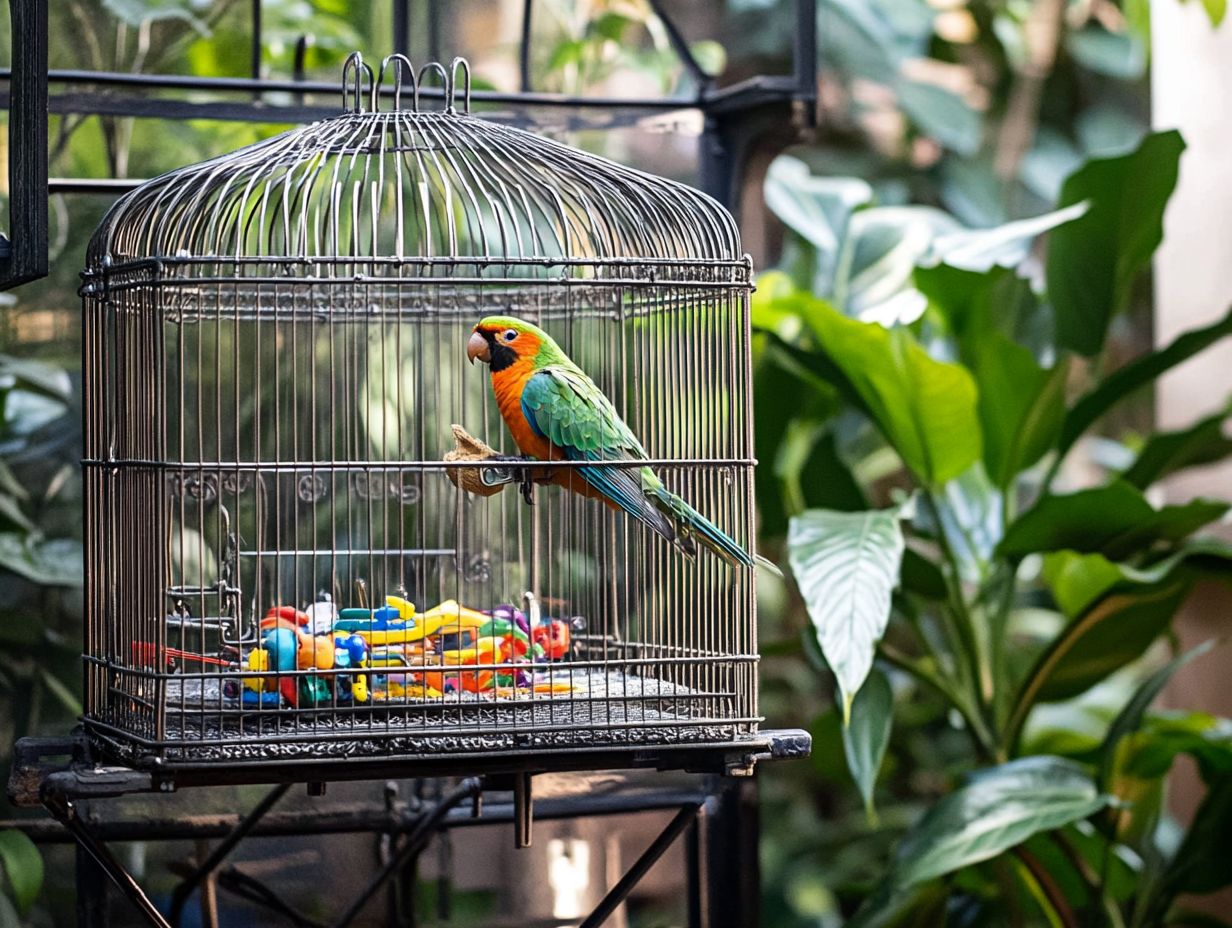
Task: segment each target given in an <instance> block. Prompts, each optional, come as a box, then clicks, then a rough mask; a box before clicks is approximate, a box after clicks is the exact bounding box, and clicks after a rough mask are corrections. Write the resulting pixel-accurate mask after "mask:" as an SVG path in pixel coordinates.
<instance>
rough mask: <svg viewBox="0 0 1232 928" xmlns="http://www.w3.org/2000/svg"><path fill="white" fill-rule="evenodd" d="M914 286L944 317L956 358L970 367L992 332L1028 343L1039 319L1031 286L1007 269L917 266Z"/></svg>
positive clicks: (1039, 314) (1036, 303)
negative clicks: (956, 348)
mask: <svg viewBox="0 0 1232 928" xmlns="http://www.w3.org/2000/svg"><path fill="white" fill-rule="evenodd" d="M915 285H916V286H917V287H918V288H919V289H920V292H922V293H923V294H924V295H925V296H926V297H927V298H928V302H929V305H930V306H931V307H933V308H934V309H935V310H936V311H937V312H938V313H940V314H941V316H942V317H943V318H944V319H945V323H946V326H947V327H948V329H949V330H950V332H951V333H953V335H954V338H955V339H956V340H957V342H958V347H959V356H960V357H961V358H962V359H963V361H964V362H965V363H966V364H967V365H968V366H969V367H970V366H973V365H974V364H975V360H976V358H977V357H978V356H979V353H980V348H981V346H982V345H983V344H984V342H985V340H986V339H988V338H989V337H991V336H992V335H994V334H1000V335H1002V336H1004V337H1005V338H1008V339H1009V340H1011V341H1016V342H1020V343H1023V344H1030V343H1031V339H1032V336H1033V335H1034V332H1033V331H1032V329H1033V328H1034V327H1037V326H1038V320H1039V319H1040V317H1041V316H1042V313H1041V312H1040V311H1039V300H1038V299H1037V298H1036V296H1035V294H1034V293H1033V292H1032V291H1031V285H1030V283H1028V282H1027V281H1026V280H1025V279H1024V278H1022V277H1019V276H1018V273H1017V271H1015V270H1014V269H1012V268H1005V267H994V268H990V269H989V270H987V271H971V270H965V269H963V268H958V267H952V266H950V265H949V264H938V265H935V266H933V267H917V268H916V269H915ZM1049 326H1051V323H1049ZM1047 337H1049V338H1050V336H1047Z"/></svg>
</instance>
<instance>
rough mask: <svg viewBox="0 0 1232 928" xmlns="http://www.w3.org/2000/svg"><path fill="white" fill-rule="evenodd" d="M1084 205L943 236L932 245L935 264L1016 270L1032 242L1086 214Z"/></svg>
mask: <svg viewBox="0 0 1232 928" xmlns="http://www.w3.org/2000/svg"><path fill="white" fill-rule="evenodd" d="M1087 208H1088V207H1087V204H1086V203H1075V204H1074V205H1072V206H1067V207H1065V208H1064V209H1058V210H1054V211H1053V212H1051V213H1044V214H1042V215H1040V216H1032V217H1030V218H1028V219H1016V220H1014V221H1013V222H1006V223H1002V224H1001V225H999V226H995V227H994V228H991V229H960V230H957V231H954V232H943V233H942V234H940V235H938V236H937V239H936V241H935V242H934V243H933V249H932V255H933V258H934V260H938V261H941V262H943V263H945V264H947V265H949V266H951V267H956V268H962V269H964V270H968V271H977V272H981V273H983V272H986V271H989V270H991V269H992V268H994V267H1002V268H1006V269H1009V268H1017V267H1018V266H1019V265H1020V264H1022V262H1023V261H1025V260H1026V259H1027V256H1028V255H1029V254H1030V253H1031V246H1032V245H1033V244H1034V242H1035V240H1036V239H1037V238H1039V237H1040V236H1041V235H1043V234H1044V233H1045V232H1048V231H1050V230H1052V229H1055V228H1057V227H1058V226H1062V225H1065V223H1067V222H1072V221H1074V220H1075V219H1078V218H1079V217H1081V216H1083V215H1085V214H1086V211H1087Z"/></svg>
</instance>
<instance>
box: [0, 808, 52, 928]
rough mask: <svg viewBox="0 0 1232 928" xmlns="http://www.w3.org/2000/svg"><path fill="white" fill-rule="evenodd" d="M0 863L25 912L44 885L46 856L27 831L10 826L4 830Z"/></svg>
mask: <svg viewBox="0 0 1232 928" xmlns="http://www.w3.org/2000/svg"><path fill="white" fill-rule="evenodd" d="M0 864H3V866H4V872H5V875H6V876H8V878H9V886H10V887H11V888H12V890H13V901H14V902H16V903H17V910H18V911H19V912H20V913H21V914H23V915H24V914H25V913H26V912H28V911H29V910H30V906H31V905H33V904H34V900H35V898H36V897H37V896H38V894H39V890H40V889H41V888H42V886H43V856H42V855H41V854H40V853H39V850H38V848H37V847H35V846H34V842H33V841H31V840H30V839H29V838H27V837H26V836H25V835H24V834H22V833H21V832H20V831H16V830H14V829H7V830H5V831H0Z"/></svg>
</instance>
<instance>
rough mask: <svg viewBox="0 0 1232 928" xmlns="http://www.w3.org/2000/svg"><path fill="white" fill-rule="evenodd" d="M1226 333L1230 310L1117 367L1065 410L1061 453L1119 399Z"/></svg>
mask: <svg viewBox="0 0 1232 928" xmlns="http://www.w3.org/2000/svg"><path fill="white" fill-rule="evenodd" d="M1229 335H1232V311H1229V312H1228V313H1227V314H1226V315H1225V316H1224V317H1223V318H1222V319H1219V320H1218V321H1216V322H1213V323H1211V324H1210V325H1208V326H1204V327H1203V328H1200V329H1193V330H1192V331H1189V332H1185V333H1183V334H1181V335H1178V336H1177V337H1176V339H1175V340H1174V341H1172V342H1171V343H1170V344H1169V345H1168V346H1167V347H1166V348H1161V349H1160V350H1159V351H1152V352H1151V353H1150V354H1146V355H1143V356H1142V357H1140V358H1137V359H1135V360H1133V361H1130V362H1129V363H1128V364H1126V365H1125V366H1123V367H1119V368H1117V369H1116V370H1115V371H1113V372H1112V373H1111V374H1109V375H1108V376H1107V377H1106V378H1104V380H1103V381H1102V382H1101V383H1100V385H1099V386H1097V387H1095V388H1094V389H1093V390H1091V392H1089V393H1087V394H1086V395H1085V396H1083V397H1082V398H1081V399H1079V400H1078V402H1076V403H1075V404H1074V406H1073V408H1071V409H1070V411H1069V412H1068V413H1067V414H1066V416H1065V424H1064V425H1063V426H1062V427H1061V438H1060V441H1059V442H1058V444H1057V447H1058V451H1059V453H1060V454H1062V455H1064V454H1065V452H1067V451H1068V450H1069V449H1070V448H1071V447H1073V444H1074V442H1076V441H1077V440H1078V439H1079V438H1080V437H1081V436H1082V433H1083V432H1085V431H1086V430H1087V429H1089V428H1090V427H1091V426H1092V425H1094V424H1095V422H1096V420H1098V419H1099V418H1100V416H1102V415H1103V414H1104V413H1106V412H1107V411H1108V410H1109V409H1111V408H1112V407H1113V406H1114V405H1116V403H1118V402H1119V401H1120V400H1123V399H1125V398H1126V397H1127V396H1130V395H1132V394H1133V393H1134V392H1135V391H1137V390H1138V389H1140V388H1142V387H1145V386H1146V385H1147V384H1149V383H1150V382H1151V381H1153V380H1154V379H1155V378H1156V377H1159V376H1160V375H1161V374H1164V373H1167V372H1168V371H1170V370H1172V368H1174V367H1176V366H1177V365H1178V364H1181V363H1183V362H1185V361H1188V360H1189V359H1190V358H1192V357H1193V356H1194V355H1196V354H1198V352H1200V351H1203V350H1204V349H1206V348H1209V347H1210V346H1211V345H1213V344H1215V343H1216V342H1218V341H1220V340H1221V339H1223V338H1226V337H1227V336H1229Z"/></svg>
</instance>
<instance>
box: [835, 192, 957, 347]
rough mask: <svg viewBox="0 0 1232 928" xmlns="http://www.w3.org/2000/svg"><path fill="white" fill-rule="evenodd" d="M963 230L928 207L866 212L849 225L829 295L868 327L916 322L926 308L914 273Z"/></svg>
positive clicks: (854, 218)
mask: <svg viewBox="0 0 1232 928" xmlns="http://www.w3.org/2000/svg"><path fill="white" fill-rule="evenodd" d="M958 229H959V225H958V222H957V221H956V220H955V219H954V218H953V217H952V216H950V215H949V214H948V213H944V212H942V211H941V210H938V209H933V208H932V207H928V206H878V207H873V208H870V209H863V210H860V211H859V212H857V213H855V214H854V215H853V216H852V217H851V221H850V222H849V223H848V227H847V236H846V237H845V238H844V239H843V241H842V244H841V248H840V250H839V255H838V262H837V265H836V267H835V273H834V286H833V290H832V291H831V292H829V293H824V294H823V295H824V296H826V297H828V298H830V299H831V300H832V301H833V303H834V305H835V306H836V307H837V308H839V309H841V310H842V311H843V312H844V313H845V314H846V315H848V316H853V317H856V318H859V319H861V320H863V321H865V322H880V323H881V324H882V325H887V326H888V325H891V324H893V323H895V322H912V321H914V320H915V319H916V318H917V317H918V316H919V315H920V313H922V312H923V311H924V307H925V306H926V301H925V300H924V298H923V296H922V295H921V294H919V293H918V292H916V290H915V288H914V287H912V286H911V277H912V273H913V271H914V270H915V267H916V265H917V264H919V263H921V262H923V261H925V260H928V259H929V257H930V255H931V254H932V250H933V247H934V243H935V242H936V241H937V240H938V239H939V238H940V237H941V236H943V235H945V234H946V233H950V232H956V231H958Z"/></svg>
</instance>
